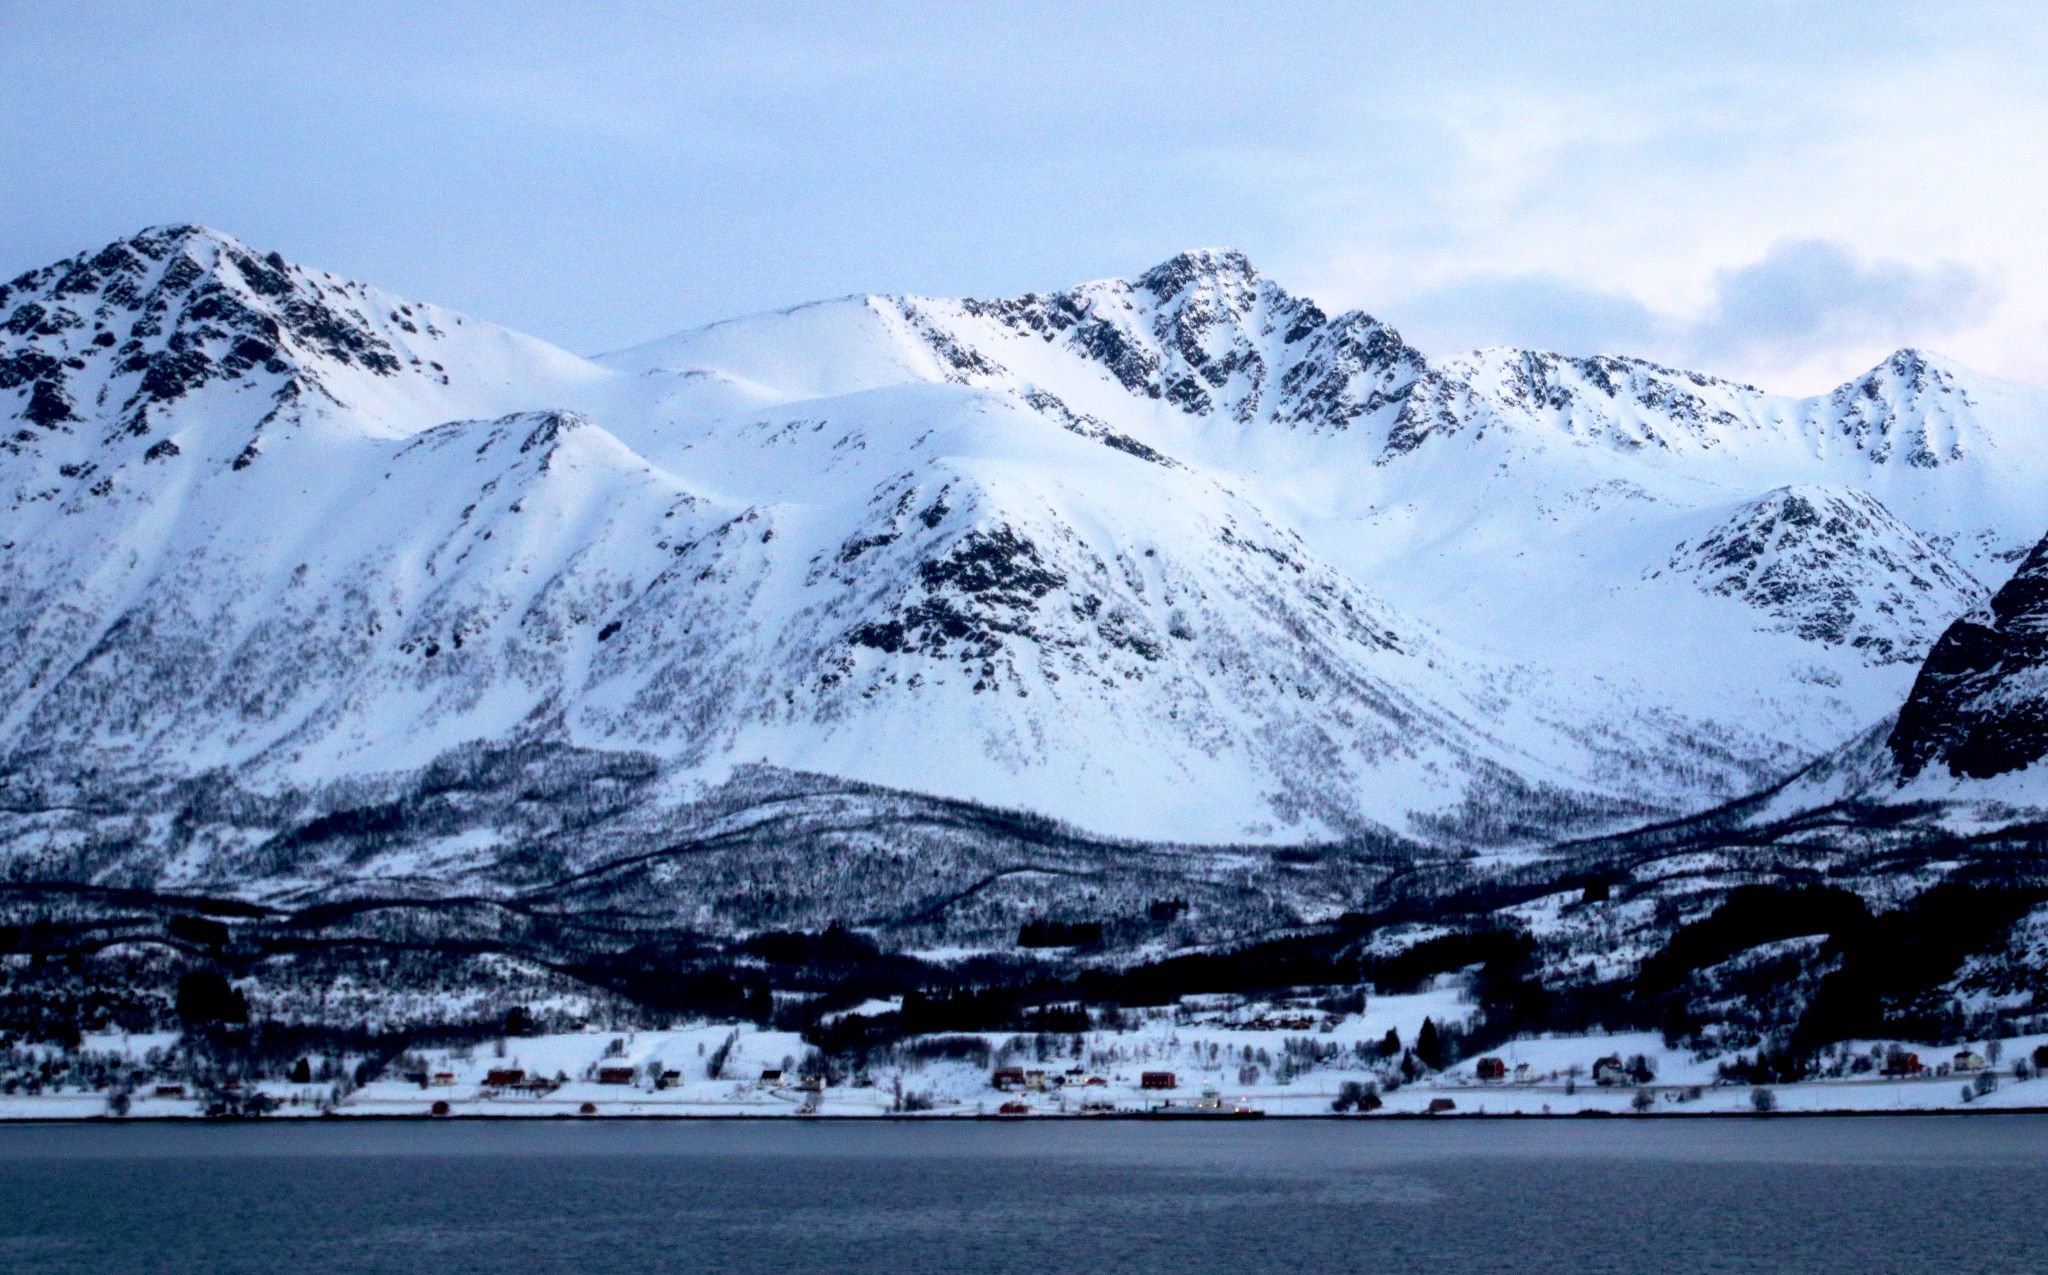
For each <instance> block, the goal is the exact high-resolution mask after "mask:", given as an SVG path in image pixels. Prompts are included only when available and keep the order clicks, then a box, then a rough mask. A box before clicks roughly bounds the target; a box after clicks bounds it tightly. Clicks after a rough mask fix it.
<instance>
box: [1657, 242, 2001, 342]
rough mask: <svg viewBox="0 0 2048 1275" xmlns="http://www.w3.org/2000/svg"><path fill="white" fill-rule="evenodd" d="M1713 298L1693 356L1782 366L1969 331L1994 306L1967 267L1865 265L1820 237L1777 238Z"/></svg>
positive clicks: (1725, 279) (1721, 278)
mask: <svg viewBox="0 0 2048 1275" xmlns="http://www.w3.org/2000/svg"><path fill="white" fill-rule="evenodd" d="M1715 293H1716V304H1715V311H1714V313H1713V314H1712V315H1711V316H1710V317H1709V318H1707V319H1706V320H1705V321H1704V322H1702V323H1700V324H1699V325H1698V327H1697V328H1696V330H1695V331H1694V332H1693V333H1692V336H1691V342H1690V344H1691V345H1692V346H1693V348H1695V349H1697V350H1698V351H1699V352H1700V353H1701V354H1702V355H1705V356H1707V357H1710V358H1714V357H1735V358H1739V359H1743V360H1746V361H1749V362H1757V363H1761V364H1763V365H1765V366H1773V365H1775V366H1781V367H1790V366H1792V365H1794V364H1797V363H1802V362H1805V361H1806V360H1808V359H1811V358H1813V357H1815V356H1817V355H1825V354H1829V353H1833V352H1835V351H1837V350H1841V349H1844V348H1848V347H1855V346H1865V345H1870V344H1872V343H1887V344H1903V343H1908V342H1912V341H1916V340H1925V339H1927V338H1930V337H1938V336H1945V335H1947V334H1949V333H1951V332H1957V331H1961V330H1962V329H1964V328H1970V327H1975V326H1976V325H1977V324H1979V323H1982V322H1984V320H1985V319H1987V318H1988V317H1990V313H1991V308H1992V305H1993V303H1994V302H1996V300H1997V294H1996V290H1995V289H1993V287H1992V286H1991V284H1990V282H1989V281H1988V280H1987V279H1986V278H1985V277H1984V276H1983V274H1982V273H1981V272H1980V271H1977V270H1974V269H1971V268H1970V267H1968V266H1964V265H1960V264H1958V263H1956V262H1953V261H1945V262H1941V263H1938V264H1936V265H1934V266H1930V267H1926V268H1919V267H1915V266H1911V265H1908V264H1906V263H1905V262H1902V261H1888V260H1865V259H1863V258H1861V257H1859V256H1857V255H1856V253H1855V252H1854V251H1853V250H1851V249H1850V248H1849V247H1848V246H1846V245H1844V244H1840V243H1835V242H1832V241H1830V240H1826V239H1785V240H1780V241H1779V242H1778V243H1776V244H1774V245H1772V247H1771V250H1770V251H1769V252H1768V253H1766V254H1765V255H1764V259H1763V260H1762V261H1758V262H1755V263H1753V264H1751V265H1747V266H1743V267H1741V268H1739V269H1735V270H1723V271H1720V272H1718V273H1717V274H1716V275H1715Z"/></svg>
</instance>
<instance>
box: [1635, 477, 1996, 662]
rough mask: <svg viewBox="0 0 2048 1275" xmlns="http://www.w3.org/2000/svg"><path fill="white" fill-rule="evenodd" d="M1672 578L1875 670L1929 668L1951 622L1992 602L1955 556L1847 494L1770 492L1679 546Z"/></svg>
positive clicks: (1873, 501)
mask: <svg viewBox="0 0 2048 1275" xmlns="http://www.w3.org/2000/svg"><path fill="white" fill-rule="evenodd" d="M1668 569H1669V570H1671V571H1673V572H1676V573H1679V574H1681V575H1684V576H1686V577H1687V578H1689V579H1691V580H1693V581H1694V582H1695V583H1697V584H1698V585H1699V587H1700V588H1701V589H1703V590H1705V591H1707V592H1708V593H1714V594H1719V595H1721V596H1723V597H1734V598H1741V599H1742V600H1743V601H1745V602H1748V603H1749V604H1750V605H1751V606H1754V607H1756V608H1757V609H1758V610H1759V611H1762V612H1764V613H1765V614H1767V615H1769V616H1772V617H1773V618H1774V619H1775V620H1777V622H1778V625H1777V627H1779V628H1781V629H1783V630H1785V631H1789V632H1794V633H1797V634H1798V635H1799V636H1800V637H1802V638H1805V639H1806V640H1807V641H1809V642H1818V643H1821V644H1823V645H1826V646H1841V645H1844V644H1846V645H1848V646H1850V647H1853V648H1854V649H1856V650H1858V651H1861V652H1862V653H1863V657H1864V660H1865V662H1866V663H1869V664H1895V663H1900V662H1904V661H1909V660H1918V659H1920V658H1922V657H1923V656H1924V655H1925V654H1926V652H1927V650H1928V647H1929V646H1930V645H1932V643H1933V642H1934V639H1935V637H1936V636H1937V635H1938V634H1939V633H1940V632H1941V631H1942V629H1943V628H1944V627H1945V626H1946V625H1947V624H1948V622H1949V620H1950V619H1951V618H1953V617H1954V616H1956V615H1958V614H1960V613H1962V612H1964V611H1967V610H1969V609H1970V608H1971V607H1972V606H1974V605H1976V604H1977V603H1978V602H1980V601H1982V600H1983V597H1984V588H1983V586H1982V585H1980V584H1978V583H1977V582H1976V580H1974V579H1972V578H1971V576H1970V574H1969V573H1968V572H1967V571H1964V570H1963V569H1962V568H1961V567H1959V566H1957V565H1956V564H1955V563H1954V562H1952V561H1950V559H1949V557H1948V555H1947V554H1945V553H1943V552H1942V551H1941V550H1940V549H1938V548H1936V547H1935V546H1934V545H1932V544H1930V543H1928V541H1927V540H1926V539H1925V538H1924V537H1922V536H1921V535H1920V534H1919V533H1918V532H1916V531H1914V530H1913V529H1912V528H1911V527H1908V526H1907V525H1906V524H1905V523H1903V522H1901V521H1899V520H1898V519H1897V518H1895V517H1893V516H1892V512H1891V511H1890V510H1889V509H1886V508H1885V507H1884V505H1883V504H1881V503H1880V502H1879V501H1878V499H1877V498H1876V497H1875V496H1872V495H1870V494H1869V493H1867V492H1861V491H1856V490H1854V489H1849V488H1831V487H1819V486H1798V487H1780V488H1778V489H1777V490H1775V491H1771V492H1766V493H1765V494H1764V495H1763V496H1761V497H1759V498H1758V499H1756V500H1754V501H1752V502H1750V503H1749V504H1747V505H1745V506H1743V507H1742V509H1740V510H1738V511H1737V512H1736V514H1735V516H1734V517H1732V518H1730V519H1728V520H1727V521H1726V522H1724V523H1722V524H1721V525H1720V526H1718V527H1716V528H1714V530H1713V531H1711V532H1709V533H1708V534H1707V535H1706V536H1704V537H1702V538H1701V539H1700V540H1698V541H1697V542H1696V543H1693V544H1690V545H1680V546H1679V548H1678V551H1677V552H1676V553H1675V554H1673V555H1672V558H1671V561H1670V563H1669V566H1668Z"/></svg>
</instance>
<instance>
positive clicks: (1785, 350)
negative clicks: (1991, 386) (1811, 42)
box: [1392, 239, 1998, 371]
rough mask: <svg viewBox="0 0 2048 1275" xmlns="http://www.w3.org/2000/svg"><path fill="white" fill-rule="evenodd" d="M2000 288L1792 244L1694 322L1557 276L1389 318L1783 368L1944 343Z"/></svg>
mask: <svg viewBox="0 0 2048 1275" xmlns="http://www.w3.org/2000/svg"><path fill="white" fill-rule="evenodd" d="M1997 300H1998V290H1997V288H1996V287H1995V286H1994V285H1993V284H1992V283H1991V281H1990V280H1989V279H1988V278H1987V277H1986V275H1985V273H1984V272H1983V271H1981V270H1977V269H1973V268H1971V267H1969V266H1966V265H1962V264H1959V263H1957V262H1940V263H1937V264H1935V265H1933V266H1929V267H1925V268H1921V267H1915V266H1913V265H1910V264H1908V263H1906V262H1902V261H1891V260H1866V259H1864V258H1862V257H1860V256H1859V255H1858V254H1857V253H1856V252H1855V251H1854V250H1853V249H1852V248H1850V247H1849V246H1848V245H1845V244H1841V243H1836V242H1833V241H1830V240H1825V239H1787V240H1782V241H1780V242H1778V243H1776V244H1774V245H1772V247H1771V249H1770V251H1769V252H1768V253H1767V254H1766V255H1765V256H1764V257H1763V258H1762V259H1761V260H1759V261H1755V262H1751V263H1749V264H1747V265H1744V266H1739V267H1736V268H1733V269H1724V270H1719V271H1716V272H1715V276H1714V299H1713V303H1712V305H1711V307H1710V308H1709V309H1708V311H1707V312H1706V313H1705V314H1703V315H1701V316H1698V317H1696V318H1690V319H1688V318H1684V317H1680V316H1675V315H1670V314H1662V313H1659V312H1657V311H1654V310H1652V309H1651V308H1650V307H1649V306H1647V305H1645V304H1643V302H1641V301H1640V300H1638V299H1636V298H1634V297H1632V296H1628V295H1626V294H1624V293H1616V292H1598V291H1594V290H1592V289H1588V288H1584V287H1580V286H1578V285H1576V284H1573V283H1571V282H1569V281H1567V280H1564V279H1559V278H1556V277H1554V276H1549V275H1540V274H1531V275H1515V276H1497V277H1486V276H1481V277H1476V278H1471V279H1465V280H1461V281H1459V282H1457V283H1454V284H1450V285H1448V286H1446V287H1443V288H1440V289H1437V290H1435V291H1433V292H1429V293H1426V294H1424V295H1422V296H1419V297H1416V298H1413V299H1411V300H1410V301H1408V302H1407V303H1406V304H1405V305H1403V306H1401V307H1399V308H1397V309H1396V310H1394V311H1393V312H1392V317H1393V318H1394V319H1395V320H1397V321H1398V322H1400V324H1401V326H1402V327H1403V330H1404V331H1406V332H1407V333H1408V334H1409V335H1410V337H1411V338H1413V339H1416V340H1418V341H1419V342H1421V343H1422V344H1423V345H1425V346H1435V347H1438V348H1441V349H1452V348H1458V347H1459V346H1460V345H1461V344H1463V343H1466V342H1469V343H1471V344H1474V345H1476V346H1487V345H1519V346H1533V347H1536V348H1540V349H1554V350H1557V351H1559V352H1561V353H1566V354H1575V355H1585V354H1596V353H1613V352H1617V351H1624V352H1631V353H1637V354H1643V355H1650V356H1654V357H1658V358H1662V359H1665V360H1667V361H1670V362H1674V363H1680V364H1686V365H1692V364H1706V365H1719V366H1726V365H1730V364H1735V365H1741V366H1747V367H1751V368H1761V369H1764V370H1770V371H1776V370H1783V369H1786V368H1791V367H1796V366H1798V365H1800V364H1801V363H1803V362H1806V361H1808V360H1810V359H1813V358H1815V357H1817V356H1824V355H1826V354H1828V353H1830V352H1833V351H1836V350H1842V349H1857V348H1867V347H1869V346H1871V345H1872V344H1891V345H1908V344H1914V343H1922V342H1927V341H1931V340H1936V339H1939V338H1941V337H1944V336H1948V335H1950V334H1951V333H1954V332H1957V331H1961V330H1964V329H1967V328H1971V327H1974V326H1976V325H1978V324H1981V323H1983V322H1984V321H1985V320H1986V319H1987V318H1988V317H1989V316H1990V314H1991V313H1992V311H1993V309H1994V308H1995V306H1996V303H1997Z"/></svg>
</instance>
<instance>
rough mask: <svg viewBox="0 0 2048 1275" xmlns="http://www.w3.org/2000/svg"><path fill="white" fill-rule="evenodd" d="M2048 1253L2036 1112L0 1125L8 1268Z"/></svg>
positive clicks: (24, 1272) (1238, 1271) (1615, 1267)
mask: <svg viewBox="0 0 2048 1275" xmlns="http://www.w3.org/2000/svg"><path fill="white" fill-rule="evenodd" d="M1381 1270H1386V1271H1429V1272H1432V1275H1467V1273H1469V1272H1478V1271H1515V1272H1538V1271H1570V1272H1574V1275H1588V1273H1589V1272H1601V1271H1627V1272H1642V1271H1655V1272H1657V1273H1658V1275H1665V1273H1666V1272H1687V1271H1853V1272H1856V1275H1898V1273H1900V1272H1910V1271H1943V1272H1950V1271H2001V1272H2003V1271H2048V1117H2033V1116H2013V1117H1953V1118H1926V1119H1901V1120H1887V1119H1853V1120H1768V1121H1750V1120H1727V1121H1698V1122H1678V1121H1662V1122H1621V1121H1615V1122H1598V1123H1595V1122H1586V1123H1576V1122H1571V1123H1566V1122H1559V1123H1534V1122H1532V1123H1528V1124H1513V1123H1494V1122H1454V1121H1445V1122H1442V1123H1438V1124H1427V1123H1400V1124H1395V1123H1374V1122H1372V1121H1369V1120H1367V1121H1359V1122H1356V1123H1336V1122H1328V1123H1324V1122H1317V1123H1294V1122H1285V1121H1275V1120H1267V1121H1263V1122H1259V1123H1256V1124H1232V1125H1206V1126H1203V1125H1163V1124H1126V1123H1099V1124H1084V1123H1080V1122H1073V1123H1058V1124H1053V1123H1042V1124H1023V1123H1019V1124H1014V1125H988V1124H923V1125H906V1124H882V1123H876V1124H799V1123H796V1122H788V1123H776V1124H765V1123H764V1124H652V1123H649V1124H640V1123H577V1124H546V1125H540V1124H535V1125H519V1124H511V1123H506V1124H494V1125H479V1124H435V1125H373V1126H363V1125H355V1126H350V1125H335V1124H322V1125H317V1126H285V1125H240V1126H202V1127H194V1128H179V1127H166V1126H161V1125H150V1126H126V1127H121V1126H104V1127H102V1126H74V1127H57V1128H34V1127H26V1126H12V1127H0V1271H4V1272H8V1273H9V1275H15V1273H21V1275H28V1273H31V1272H53V1271H63V1272H72V1271H91V1272H95V1273H98V1272H152V1271H180V1272H183V1271H205V1272H243V1271H248V1272H264V1275H274V1273H277V1272H318V1273H319V1275H348V1273H352V1272H366V1271H375V1272H383V1271H390V1272H404V1273H405V1275H433V1273H435V1272H462V1273H463V1275H470V1273H473V1272H495V1271H518V1272H532V1273H541V1272H553V1271H574V1272H577V1275H603V1273H605V1272H613V1271H617V1272H624V1273H625V1275H649V1273H650V1272H658V1271H685V1272H690V1273H691V1275H726V1273H746V1272H756V1271H760V1272H775V1273H776V1275H789V1273H790V1272H837V1271H849V1272H889V1273H891V1275H900V1273H918V1272H944V1273H945V1275H981V1273H983V1272H1007V1271H1018V1272H1025V1271H1028V1272H1032V1273H1033V1275H1046V1273H1048V1272H1053V1273H1067V1272H1074V1273H1085V1275H1106V1273H1109V1272H1124V1271H1145V1272H1152V1271H1159V1272H1172V1273H1173V1275H1210V1273H1211V1272H1216V1273H1218V1275H1248V1273H1250V1272H1263V1271H1286V1272H1291V1273H1303V1272H1308V1273H1313V1272H1323V1271H1333V1272H1334V1271H1345V1272H1349V1271H1361V1272H1363V1271H1381Z"/></svg>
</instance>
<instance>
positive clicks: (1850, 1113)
mask: <svg viewBox="0 0 2048 1275" xmlns="http://www.w3.org/2000/svg"><path fill="white" fill-rule="evenodd" d="M1994 1116H2048V1106H2044V1107H1992V1106H1986V1107H1954V1108H1937V1107H1901V1108H1897V1109H1892V1110H1879V1109H1875V1108H1870V1107H1844V1108H1839V1109H1832V1110H1830V1109H1822V1108H1809V1109H1799V1110H1791V1111H1598V1110H1585V1111H1548V1112H1545V1111H1465V1112H1458V1111H1441V1112H1422V1111H1389V1112H1371V1113H1368V1114H1365V1115H1358V1114H1354V1113H1348V1112H1335V1111H1330V1112H1266V1111H1254V1112H1242V1113H1220V1114H1214V1115H1195V1114H1190V1113H1172V1112H1158V1111H1104V1112H1090V1113H1088V1114H1087V1115H1082V1114H1080V1113H1078V1112H1076V1113H1067V1114H1062V1113H1059V1112H1042V1113H1034V1114H1031V1115H1000V1114H997V1113H994V1112H974V1113H965V1114H960V1115H951V1114H947V1115H933V1114H930V1113H925V1112H918V1113H908V1112H905V1113H881V1114H876V1115H854V1114H850V1113H844V1112H842V1113H838V1114H832V1115H827V1114H823V1113H813V1114H810V1115H796V1114H789V1115H767V1114H755V1113H750V1112H738V1111H735V1112H723V1113H714V1112H696V1113H686V1112H675V1113H672V1114H659V1113H652V1112H644V1111H639V1112H620V1113H618V1114H615V1115H606V1114H603V1113H601V1112H600V1113H597V1114H593V1115H585V1114H583V1113H580V1112H574V1111H561V1112H553V1111H551V1112H546V1113H539V1112H536V1113H534V1114H532V1115H514V1114H510V1113H505V1114H496V1115H486V1114H483V1113H481V1112H463V1113H460V1114H458V1113H455V1112H450V1113H449V1114H447V1115H441V1116H437V1115H433V1114H431V1113H428V1112H401V1111H376V1112H352V1113H347V1114H343V1113H341V1112H321V1113H319V1114H316V1115H304V1116H295V1115H267V1116H205V1115H192V1116H169V1115H162V1116H109V1115H96V1116H0V1128H47V1127H49V1126H51V1125H276V1124H289V1125H320V1124H348V1123H358V1124H360V1123H369V1124H491V1123H541V1122H559V1121H573V1122H576V1123H579V1124H616V1123H626V1122H638V1123H641V1124H672V1123H677V1122H694V1123H713V1124H733V1123H751V1124H789V1123H792V1122H795V1123H801V1124H874V1123H877V1122H882V1123H888V1124H947V1123H952V1124H960V1123H977V1124H1015V1125H1024V1124H1045V1123H1048V1122H1060V1123H1068V1122H1074V1123H1086V1124H1110V1123H1152V1124H1186V1125H1213V1124H1259V1123H1263V1122H1265V1121H1269V1120H1281V1121H1289V1122H1301V1121H1324V1122H1328V1123H1332V1124H1382V1123H1401V1124H1414V1123H1430V1122H1457V1123H1466V1122H1470V1121H1475V1120H1493V1121H1502V1120H1505V1121H1518V1122H1521V1121H1578V1120H1600V1121H1610V1120H1623V1121H1641V1122H1655V1121H1673V1120H1675V1121H1686V1120H1838V1119H1844V1118H1854V1119H1880V1118H1881V1119H1894V1118H1900V1117H1906V1118H1914V1119H1922V1118H1935V1117H1970V1118H1973V1119H1974V1118H1979V1117H1985V1118H1988V1117H1994Z"/></svg>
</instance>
